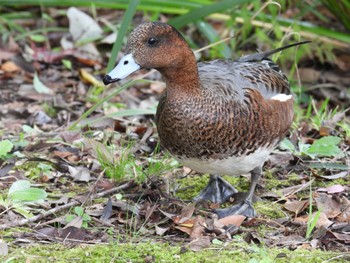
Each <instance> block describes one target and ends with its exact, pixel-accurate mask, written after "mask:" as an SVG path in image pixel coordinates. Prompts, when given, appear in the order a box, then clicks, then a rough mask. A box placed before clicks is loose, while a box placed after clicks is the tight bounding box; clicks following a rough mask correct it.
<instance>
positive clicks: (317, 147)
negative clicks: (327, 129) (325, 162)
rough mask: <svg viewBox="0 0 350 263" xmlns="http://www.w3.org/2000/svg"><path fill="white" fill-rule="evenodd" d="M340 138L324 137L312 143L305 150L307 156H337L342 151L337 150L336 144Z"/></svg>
mask: <svg viewBox="0 0 350 263" xmlns="http://www.w3.org/2000/svg"><path fill="white" fill-rule="evenodd" d="M339 143H340V138H339V137H335V136H326V137H323V138H321V139H318V140H316V141H314V143H313V144H312V145H311V146H310V148H309V149H308V150H307V154H308V155H310V156H311V157H314V158H315V157H316V156H326V157H335V156H339V155H340V154H341V153H342V151H341V150H340V149H339V147H338V144H339Z"/></svg>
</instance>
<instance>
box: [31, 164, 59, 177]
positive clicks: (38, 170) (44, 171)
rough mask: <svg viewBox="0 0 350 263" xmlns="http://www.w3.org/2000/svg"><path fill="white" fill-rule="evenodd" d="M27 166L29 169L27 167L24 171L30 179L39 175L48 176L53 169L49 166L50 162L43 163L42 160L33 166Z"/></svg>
mask: <svg viewBox="0 0 350 263" xmlns="http://www.w3.org/2000/svg"><path fill="white" fill-rule="evenodd" d="M35 164H36V162H35ZM29 167H30V169H28V170H27V171H26V172H25V175H26V176H28V177H29V178H31V179H35V178H39V177H41V176H44V175H47V176H48V175H49V174H50V173H51V172H52V170H53V167H52V166H51V164H49V163H43V162H40V163H38V164H36V165H35V166H32V165H30V164H29Z"/></svg>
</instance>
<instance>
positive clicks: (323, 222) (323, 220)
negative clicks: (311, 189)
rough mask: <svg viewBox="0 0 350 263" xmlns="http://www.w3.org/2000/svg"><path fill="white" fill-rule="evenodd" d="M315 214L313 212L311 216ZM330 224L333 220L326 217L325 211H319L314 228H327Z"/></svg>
mask: <svg viewBox="0 0 350 263" xmlns="http://www.w3.org/2000/svg"><path fill="white" fill-rule="evenodd" d="M315 214H316V213H313V214H312V216H313V217H314V216H315ZM332 224H333V222H332V221H330V220H329V219H328V218H327V215H326V214H325V213H323V212H321V213H320V216H319V217H318V219H317V222H316V228H320V227H324V228H326V229H327V228H328V227H330V226H331V225H332Z"/></svg>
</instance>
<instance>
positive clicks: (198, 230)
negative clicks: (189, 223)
mask: <svg viewBox="0 0 350 263" xmlns="http://www.w3.org/2000/svg"><path fill="white" fill-rule="evenodd" d="M205 226H206V224H205V220H204V218H203V217H201V216H196V220H195V221H194V224H193V228H192V232H191V234H190V238H191V239H196V238H199V237H201V236H203V235H204V233H205Z"/></svg>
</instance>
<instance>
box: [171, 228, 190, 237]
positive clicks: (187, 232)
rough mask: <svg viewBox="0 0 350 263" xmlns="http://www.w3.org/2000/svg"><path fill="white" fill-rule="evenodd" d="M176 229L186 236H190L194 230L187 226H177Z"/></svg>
mask: <svg viewBox="0 0 350 263" xmlns="http://www.w3.org/2000/svg"><path fill="white" fill-rule="evenodd" d="M175 228H176V229H178V230H180V231H181V232H184V233H186V234H188V235H189V236H190V235H191V233H192V228H189V227H185V226H175Z"/></svg>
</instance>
